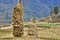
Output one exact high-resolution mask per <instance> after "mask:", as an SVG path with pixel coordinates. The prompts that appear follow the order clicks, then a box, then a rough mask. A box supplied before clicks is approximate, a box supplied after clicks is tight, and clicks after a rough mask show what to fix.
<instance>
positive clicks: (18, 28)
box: [12, 1, 24, 37]
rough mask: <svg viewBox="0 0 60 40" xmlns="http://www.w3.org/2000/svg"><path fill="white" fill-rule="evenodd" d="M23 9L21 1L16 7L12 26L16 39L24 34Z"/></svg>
mask: <svg viewBox="0 0 60 40" xmlns="http://www.w3.org/2000/svg"><path fill="white" fill-rule="evenodd" d="M22 16H23V7H22V5H21V4H20V1H19V2H18V3H17V5H16V6H15V7H14V11H13V16H12V24H13V35H14V36H15V37H21V36H22V35H23V33H24V27H23V17H22Z"/></svg>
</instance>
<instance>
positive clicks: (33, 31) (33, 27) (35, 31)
mask: <svg viewBox="0 0 60 40" xmlns="http://www.w3.org/2000/svg"><path fill="white" fill-rule="evenodd" d="M28 35H29V36H34V37H38V29H37V26H36V25H35V24H30V27H29V29H28Z"/></svg>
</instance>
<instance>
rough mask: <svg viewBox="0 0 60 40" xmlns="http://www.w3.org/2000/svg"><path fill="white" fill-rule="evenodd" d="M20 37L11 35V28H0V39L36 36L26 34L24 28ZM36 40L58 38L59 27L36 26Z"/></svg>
mask: <svg viewBox="0 0 60 40" xmlns="http://www.w3.org/2000/svg"><path fill="white" fill-rule="evenodd" d="M24 33H25V34H24V36H23V37H22V38H19V37H13V35H12V28H11V29H4V30H0V40H35V39H36V38H34V37H30V36H28V35H27V33H28V31H27V30H25V32H24ZM36 40H60V28H40V27H39V28H38V38H37V39H36Z"/></svg>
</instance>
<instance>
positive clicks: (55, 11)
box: [54, 6, 59, 14]
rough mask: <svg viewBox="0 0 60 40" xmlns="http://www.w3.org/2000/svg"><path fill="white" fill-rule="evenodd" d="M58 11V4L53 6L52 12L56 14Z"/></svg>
mask: <svg viewBox="0 0 60 40" xmlns="http://www.w3.org/2000/svg"><path fill="white" fill-rule="evenodd" d="M58 12H59V8H58V6H56V7H54V13H55V14H58Z"/></svg>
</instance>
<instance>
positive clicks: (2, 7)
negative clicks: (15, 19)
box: [0, 0, 60, 18]
mask: <svg viewBox="0 0 60 40" xmlns="http://www.w3.org/2000/svg"><path fill="white" fill-rule="evenodd" d="M16 3H17V0H0V16H3V17H6V15H5V14H6V13H7V14H8V15H9V16H10V17H11V15H12V12H13V11H12V10H13V7H14V6H15V5H16ZM21 3H22V5H23V7H24V16H25V18H30V16H31V15H30V14H32V15H33V16H36V17H37V18H41V17H48V16H49V15H50V10H51V9H53V8H54V6H59V5H60V0H22V2H21Z"/></svg>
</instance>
